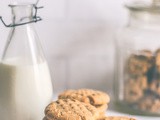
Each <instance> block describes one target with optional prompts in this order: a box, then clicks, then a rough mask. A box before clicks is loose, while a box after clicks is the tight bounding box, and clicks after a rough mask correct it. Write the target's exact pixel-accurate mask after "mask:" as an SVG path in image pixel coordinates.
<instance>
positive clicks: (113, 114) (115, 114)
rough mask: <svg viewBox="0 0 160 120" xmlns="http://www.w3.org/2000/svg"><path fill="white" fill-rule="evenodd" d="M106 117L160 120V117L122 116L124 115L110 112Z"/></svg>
mask: <svg viewBox="0 0 160 120" xmlns="http://www.w3.org/2000/svg"><path fill="white" fill-rule="evenodd" d="M106 115H108V116H130V117H133V118H136V119H137V120H160V118H159V117H144V116H132V115H129V114H122V113H119V112H115V111H110V110H109V111H107V113H106Z"/></svg>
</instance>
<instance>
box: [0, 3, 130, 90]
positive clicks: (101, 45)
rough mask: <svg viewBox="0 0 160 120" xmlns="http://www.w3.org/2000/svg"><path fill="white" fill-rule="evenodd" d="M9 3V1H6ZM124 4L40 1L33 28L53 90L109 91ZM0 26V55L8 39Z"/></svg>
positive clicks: (3, 10) (4, 10) (0, 11)
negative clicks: (87, 89)
mask: <svg viewBox="0 0 160 120" xmlns="http://www.w3.org/2000/svg"><path fill="white" fill-rule="evenodd" d="M10 1H11V0H10ZM124 1H126V0H41V1H40V3H39V5H44V6H45V8H44V9H42V10H40V12H39V14H40V15H41V16H42V18H44V20H43V21H42V22H39V23H37V24H36V28H37V32H38V34H39V37H40V39H41V41H42V45H43V47H44V51H45V53H46V55H47V59H48V62H49V66H50V68H51V74H52V79H53V85H54V90H55V91H56V92H57V91H61V90H64V89H66V88H81V87H83V88H84V87H88V88H95V89H101V90H105V91H108V92H109V93H111V92H110V91H111V90H112V84H113V78H114V34H115V33H116V31H117V29H119V28H121V27H122V26H123V25H124V24H125V23H126V20H127V10H125V9H124V7H123V4H124ZM8 3H9V0H1V1H0V15H2V16H3V17H4V18H5V20H6V21H7V22H8V23H9V22H10V19H9V18H10V8H8V7H7V4H8ZM8 31H9V29H8V28H5V27H4V26H3V25H2V24H1V23H0V53H2V50H3V47H4V43H5V41H6V38H7V35H8Z"/></svg>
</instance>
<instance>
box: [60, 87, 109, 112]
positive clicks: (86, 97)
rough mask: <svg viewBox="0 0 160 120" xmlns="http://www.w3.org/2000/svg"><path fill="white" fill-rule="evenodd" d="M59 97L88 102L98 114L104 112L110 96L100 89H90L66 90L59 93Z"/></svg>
mask: <svg viewBox="0 0 160 120" xmlns="http://www.w3.org/2000/svg"><path fill="white" fill-rule="evenodd" d="M58 98H59V99H65V98H71V99H76V100H78V101H80V102H84V103H89V104H91V105H93V106H95V107H96V108H97V110H98V111H99V113H100V114H104V113H105V110H106V109H107V107H108V105H107V104H108V103H109V102H110V97H109V96H108V95H107V94H106V93H104V92H101V91H96V90H91V89H79V90H67V91H65V92H63V93H61V94H60V95H59V97H58Z"/></svg>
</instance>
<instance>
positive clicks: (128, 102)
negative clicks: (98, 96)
mask: <svg viewBox="0 0 160 120" xmlns="http://www.w3.org/2000/svg"><path fill="white" fill-rule="evenodd" d="M158 20H160V14H159V13H152V12H146V11H132V10H131V11H130V19H129V24H128V25H127V26H126V27H125V28H123V30H122V31H120V32H119V33H118V35H117V44H116V50H117V52H116V53H117V54H116V68H115V70H116V71H115V80H116V81H115V83H114V85H115V86H114V91H115V99H116V103H117V105H118V106H119V108H120V109H121V110H124V111H125V112H130V113H133V114H146V115H160V23H159V22H158Z"/></svg>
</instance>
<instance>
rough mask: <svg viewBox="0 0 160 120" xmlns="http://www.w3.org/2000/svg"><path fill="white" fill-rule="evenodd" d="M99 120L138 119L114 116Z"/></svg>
mask: <svg viewBox="0 0 160 120" xmlns="http://www.w3.org/2000/svg"><path fill="white" fill-rule="evenodd" d="M98 120H136V119H134V118H129V117H113V116H110V117H104V118H102V119H98Z"/></svg>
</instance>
